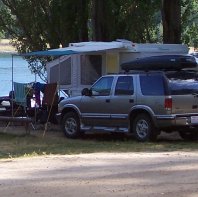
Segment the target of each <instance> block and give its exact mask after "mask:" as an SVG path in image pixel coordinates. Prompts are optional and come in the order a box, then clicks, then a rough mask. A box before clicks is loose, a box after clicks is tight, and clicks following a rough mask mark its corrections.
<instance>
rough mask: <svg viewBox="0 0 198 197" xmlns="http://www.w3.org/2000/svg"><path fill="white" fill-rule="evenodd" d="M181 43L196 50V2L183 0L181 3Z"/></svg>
mask: <svg viewBox="0 0 198 197" xmlns="http://www.w3.org/2000/svg"><path fill="white" fill-rule="evenodd" d="M181 10H182V41H183V42H184V43H186V44H188V45H190V46H193V47H195V48H198V34H197V32H198V2H197V0H183V2H182V9H181Z"/></svg>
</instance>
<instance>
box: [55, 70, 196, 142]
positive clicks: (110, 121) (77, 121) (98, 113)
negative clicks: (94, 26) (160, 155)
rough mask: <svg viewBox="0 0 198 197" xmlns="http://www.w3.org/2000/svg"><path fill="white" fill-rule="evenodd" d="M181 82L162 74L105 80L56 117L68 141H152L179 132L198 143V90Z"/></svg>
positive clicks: (74, 99) (64, 105) (63, 107)
mask: <svg viewBox="0 0 198 197" xmlns="http://www.w3.org/2000/svg"><path fill="white" fill-rule="evenodd" d="M180 82H181V81H178V80H172V79H169V78H168V77H167V76H166V75H165V74H164V72H136V73H133V74H117V75H106V76H102V77H101V78H99V79H98V80H97V81H96V82H95V83H94V84H93V85H92V87H91V88H90V89H87V88H85V89H83V90H82V95H81V96H77V97H71V98H67V99H65V100H63V101H62V102H60V104H59V113H58V114H57V117H58V119H59V122H60V124H61V128H62V130H63V131H64V133H65V135H66V136H67V137H69V138H77V137H78V136H79V135H80V134H82V133H84V132H86V131H106V132H124V133H128V132H129V133H133V134H134V136H135V138H136V139H137V140H138V141H148V140H155V139H156V138H157V136H158V135H159V134H160V132H161V131H167V132H171V131H175V130H177V131H179V133H180V135H181V136H182V137H183V138H184V139H197V136H198V133H197V132H196V128H197V127H198V90H197V88H194V89H193V88H192V87H194V86H193V85H189V86H188V87H183V86H181V85H180ZM189 83H190V82H189ZM197 85H198V83H197ZM181 87H182V88H181ZM186 89H187V91H186Z"/></svg>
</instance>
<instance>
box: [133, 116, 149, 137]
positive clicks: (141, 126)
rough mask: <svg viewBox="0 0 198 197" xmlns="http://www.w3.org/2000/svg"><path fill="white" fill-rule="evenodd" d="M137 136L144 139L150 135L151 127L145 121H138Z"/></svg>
mask: <svg viewBox="0 0 198 197" xmlns="http://www.w3.org/2000/svg"><path fill="white" fill-rule="evenodd" d="M136 132H137V135H138V136H139V137H140V138H141V139H143V138H145V137H146V136H147V135H148V132H149V125H148V123H147V121H145V120H144V119H141V120H138V121H137V124H136Z"/></svg>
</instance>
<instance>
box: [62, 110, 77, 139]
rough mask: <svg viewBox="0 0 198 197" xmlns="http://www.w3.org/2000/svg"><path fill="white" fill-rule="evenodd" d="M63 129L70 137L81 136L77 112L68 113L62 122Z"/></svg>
mask: <svg viewBox="0 0 198 197" xmlns="http://www.w3.org/2000/svg"><path fill="white" fill-rule="evenodd" d="M61 128H62V131H63V132H64V133H65V135H66V137H68V138H73V139H74V138H77V137H79V136H80V121H79V117H78V116H77V114H76V113H75V112H69V113H66V114H65V115H64V117H63V119H62V123H61Z"/></svg>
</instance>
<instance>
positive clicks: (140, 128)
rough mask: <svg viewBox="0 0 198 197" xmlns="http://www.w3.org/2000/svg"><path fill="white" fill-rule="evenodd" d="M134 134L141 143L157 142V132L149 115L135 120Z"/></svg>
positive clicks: (139, 116)
mask: <svg viewBox="0 0 198 197" xmlns="http://www.w3.org/2000/svg"><path fill="white" fill-rule="evenodd" d="M133 133H134V136H135V138H136V140H138V141H140V142H146V141H155V140H156V139H157V132H156V129H155V127H154V126H153V122H152V120H151V119H150V117H149V116H148V115H147V114H139V115H137V116H136V117H135V119H134V120H133Z"/></svg>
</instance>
